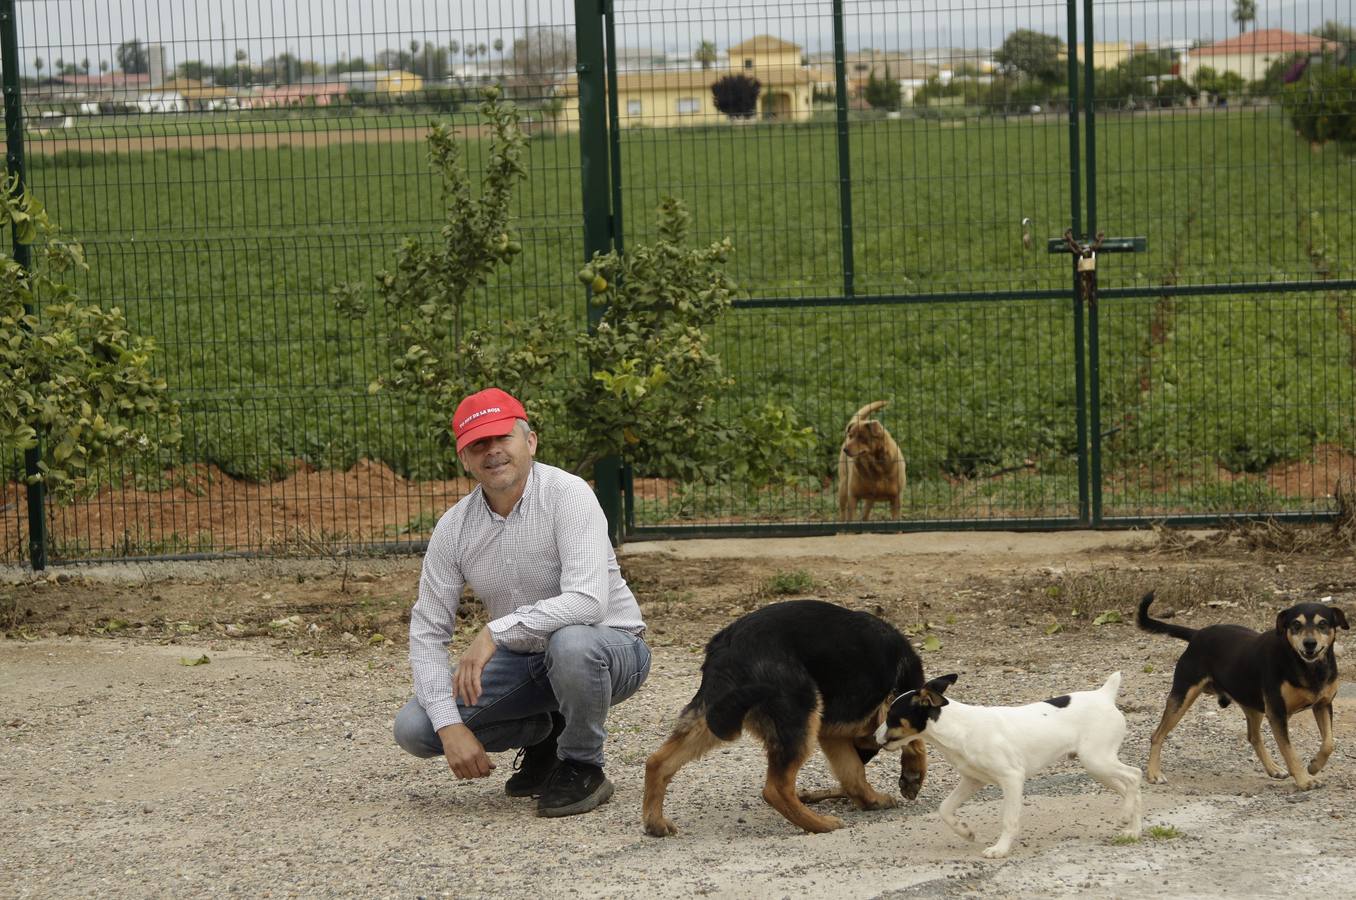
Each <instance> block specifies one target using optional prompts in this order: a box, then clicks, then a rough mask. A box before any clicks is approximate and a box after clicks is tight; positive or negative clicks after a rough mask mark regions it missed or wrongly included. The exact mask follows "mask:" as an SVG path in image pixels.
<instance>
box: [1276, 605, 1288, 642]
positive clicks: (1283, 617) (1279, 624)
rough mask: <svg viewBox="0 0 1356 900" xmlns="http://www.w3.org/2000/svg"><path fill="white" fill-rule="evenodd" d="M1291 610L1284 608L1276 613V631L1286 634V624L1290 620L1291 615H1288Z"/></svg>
mask: <svg viewBox="0 0 1356 900" xmlns="http://www.w3.org/2000/svg"><path fill="white" fill-rule="evenodd" d="M1289 612H1290V610H1288V609H1283V610H1281V611H1280V612H1278V613H1276V633H1277V634H1279V635H1281V636H1284V635H1285V625H1286V623H1287V622H1289V621H1290V617H1289V616H1288V615H1287V613H1289Z"/></svg>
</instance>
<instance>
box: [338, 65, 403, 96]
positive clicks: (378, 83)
mask: <svg viewBox="0 0 1356 900" xmlns="http://www.w3.org/2000/svg"><path fill="white" fill-rule="evenodd" d="M329 80H330V81H331V82H336V83H338V84H341V85H343V86H344V88H345V90H346V91H359V92H362V93H364V94H412V93H414V92H415V91H418V90H422V89H423V87H424V79H423V78H420V77H419V76H418V75H415V74H414V73H413V72H406V71H404V70H402V69H378V70H374V71H368V72H344V73H342V74H339V75H331V76H329Z"/></svg>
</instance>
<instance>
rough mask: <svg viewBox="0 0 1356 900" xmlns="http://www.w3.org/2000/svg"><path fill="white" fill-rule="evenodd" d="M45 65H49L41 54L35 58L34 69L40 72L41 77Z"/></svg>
mask: <svg viewBox="0 0 1356 900" xmlns="http://www.w3.org/2000/svg"><path fill="white" fill-rule="evenodd" d="M45 65H47V63H46V62H44V61H43V58H42V57H41V56H39V57H38V58H36V59H34V60H33V69H34V70H35V71H36V72H37V73H38V77H39V78H41V77H42V67H43V66H45Z"/></svg>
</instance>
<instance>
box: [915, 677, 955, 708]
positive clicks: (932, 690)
mask: <svg viewBox="0 0 1356 900" xmlns="http://www.w3.org/2000/svg"><path fill="white" fill-rule="evenodd" d="M959 677H960V676H959V675H943V676H942V677H941V678H934V679H932V680H931V681H929V682H928V683H927V684H925V685H924V686H923V689H922V690H921V691H919V692H918V704H919V705H920V706H946V705H947V703H949V702H951V701H949V700H947V699H946V697H945V696H943V695H944V694H945V693H946V689H947V688H949V687H951V685H953V684H955V683H956V679H957V678H959Z"/></svg>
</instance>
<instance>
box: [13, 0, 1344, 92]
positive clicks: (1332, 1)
mask: <svg viewBox="0 0 1356 900" xmlns="http://www.w3.org/2000/svg"><path fill="white" fill-rule="evenodd" d="M614 6H615V9H616V13H617V38H618V43H619V45H621V46H622V47H631V48H636V47H646V48H652V49H655V50H666V51H670V52H673V53H682V54H687V53H690V52H691V50H692V48H693V47H695V46H696V44H697V43H698V42H700V41H701V40H703V39H706V40H712V41H714V42H715V43H716V45H717V47H718V48H719V49H720V50H722V51H723V50H724V49H726V48H727V47H729V46H731V45H733V44H736V43H738V42H740V41H742V40H744V39H746V38H749V37H752V36H754V35H756V34H772V35H776V36H778V37H781V38H783V39H785V40H789V41H793V42H795V43H797V44H799V45H801V46H802V47H804V48H805V50H806V51H807V52H815V51H819V50H829V49H832V41H833V31H832V27H833V26H832V18H831V15H832V8H833V4H832V2H830V0H815V2H798V0H787V2H765V0H614ZM1079 6H1080V9H1081V6H1082V4H1081V3H1080V4H1079ZM1233 7H1234V4H1233V0H1205V2H1181V0H1118V2H1097V3H1095V4H1094V16H1095V20H1096V22H1097V24H1098V35H1097V37H1098V40H1129V41H1150V42H1158V41H1166V40H1170V39H1178V40H1186V39H1205V40H1210V39H1221V38H1227V37H1231V36H1234V35H1236V34H1237V33H1238V29H1237V25H1235V24H1234V23H1233V22H1232V21H1231V20H1230V17H1229V15H1230V11H1231V10H1232V9H1233ZM1257 8H1258V15H1257V21H1256V22H1255V23H1254V25H1253V27H1256V28H1285V29H1288V30H1291V31H1308V30H1311V29H1313V28H1316V27H1318V26H1319V25H1321V24H1322V23H1323V22H1324V21H1328V20H1336V21H1339V22H1344V23H1347V24H1350V23H1352V22H1353V21H1354V20H1356V16H1353V10H1354V8H1356V0H1292V2H1279V0H1257ZM18 9H19V15H20V44H21V46H20V55H21V56H22V57H23V64H24V71H25V72H27V73H29V74H31V73H32V71H33V60H34V58H35V57H39V56H41V57H42V58H43V59H44V61H45V62H46V63H47V66H48V68H49V70H50V68H51V67H52V66H53V64H54V62H55V61H56V60H57V59H63V60H65V61H66V62H74V63H79V62H80V61H81V60H84V59H88V60H90V62H91V66H92V69H93V70H94V71H97V69H98V65H99V61H100V60H108V61H109V62H110V64H113V63H114V51H115V49H116V48H117V46H118V44H120V43H122V42H123V41H125V40H129V39H131V38H139V39H141V40H142V42H143V43H161V44H164V45H165V47H166V48H167V55H168V57H169V64H170V65H171V66H174V65H177V64H178V63H180V62H184V61H186V60H203V61H207V62H212V63H223V62H226V61H228V60H231V59H234V56H235V52H236V50H237V49H241V50H244V51H245V52H246V53H247V54H248V55H249V58H250V60H252V61H254V62H256V63H257V62H261V61H263V60H264V59H266V58H268V57H270V56H274V55H276V54H278V53H282V52H285V51H290V52H291V53H293V54H295V55H297V56H300V57H302V58H303V59H313V60H317V61H322V62H333V61H336V60H338V59H341V58H352V57H357V56H361V57H363V58H365V59H367V60H371V59H372V58H373V57H374V56H375V55H376V54H377V53H378V52H379V51H381V50H383V49H387V48H391V49H404V48H406V47H407V46H408V45H409V43H410V42H411V41H412V40H418V41H420V42H421V43H422V42H424V41H432V42H434V43H436V44H439V45H444V46H445V45H446V44H448V43H449V42H450V41H452V40H456V41H458V42H459V43H461V44H462V45H466V44H467V43H468V42H469V43H472V44H478V43H484V44H487V45H492V44H493V42H494V40H495V39H496V38H501V39H503V41H504V44H505V48H506V50H505V55H507V52H508V51H507V48H510V47H512V44H513V38H514V36H515V35H516V34H519V33H521V31H522V29H523V27H524V25H525V24H526V25H529V26H539V25H554V26H559V27H564V28H573V27H574V2H573V0H382V2H373V0H20V2H19V4H18ZM844 10H845V20H846V31H847V46H848V49H849V50H853V49H859V48H862V47H868V46H869V47H875V48H878V49H883V50H928V49H933V48H939V47H962V48H972V49H976V50H980V49H987V48H992V47H996V46H997V45H998V44H999V43H1001V42H1002V39H1003V35H1005V34H1007V33H1008V32H1010V31H1012V30H1013V29H1016V28H1032V29H1035V30H1038V31H1045V32H1049V33H1052V34H1058V35H1060V36H1061V37H1062V36H1063V35H1064V33H1065V31H1066V29H1067V24H1066V17H1065V10H1066V4H1065V3H1064V2H1062V0H1045V2H1042V0H1008V2H1002V0H922V2H919V0H844ZM497 58H498V57H497V55H496V54H493V53H491V55H490V59H491V60H496V59H497Z"/></svg>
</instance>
